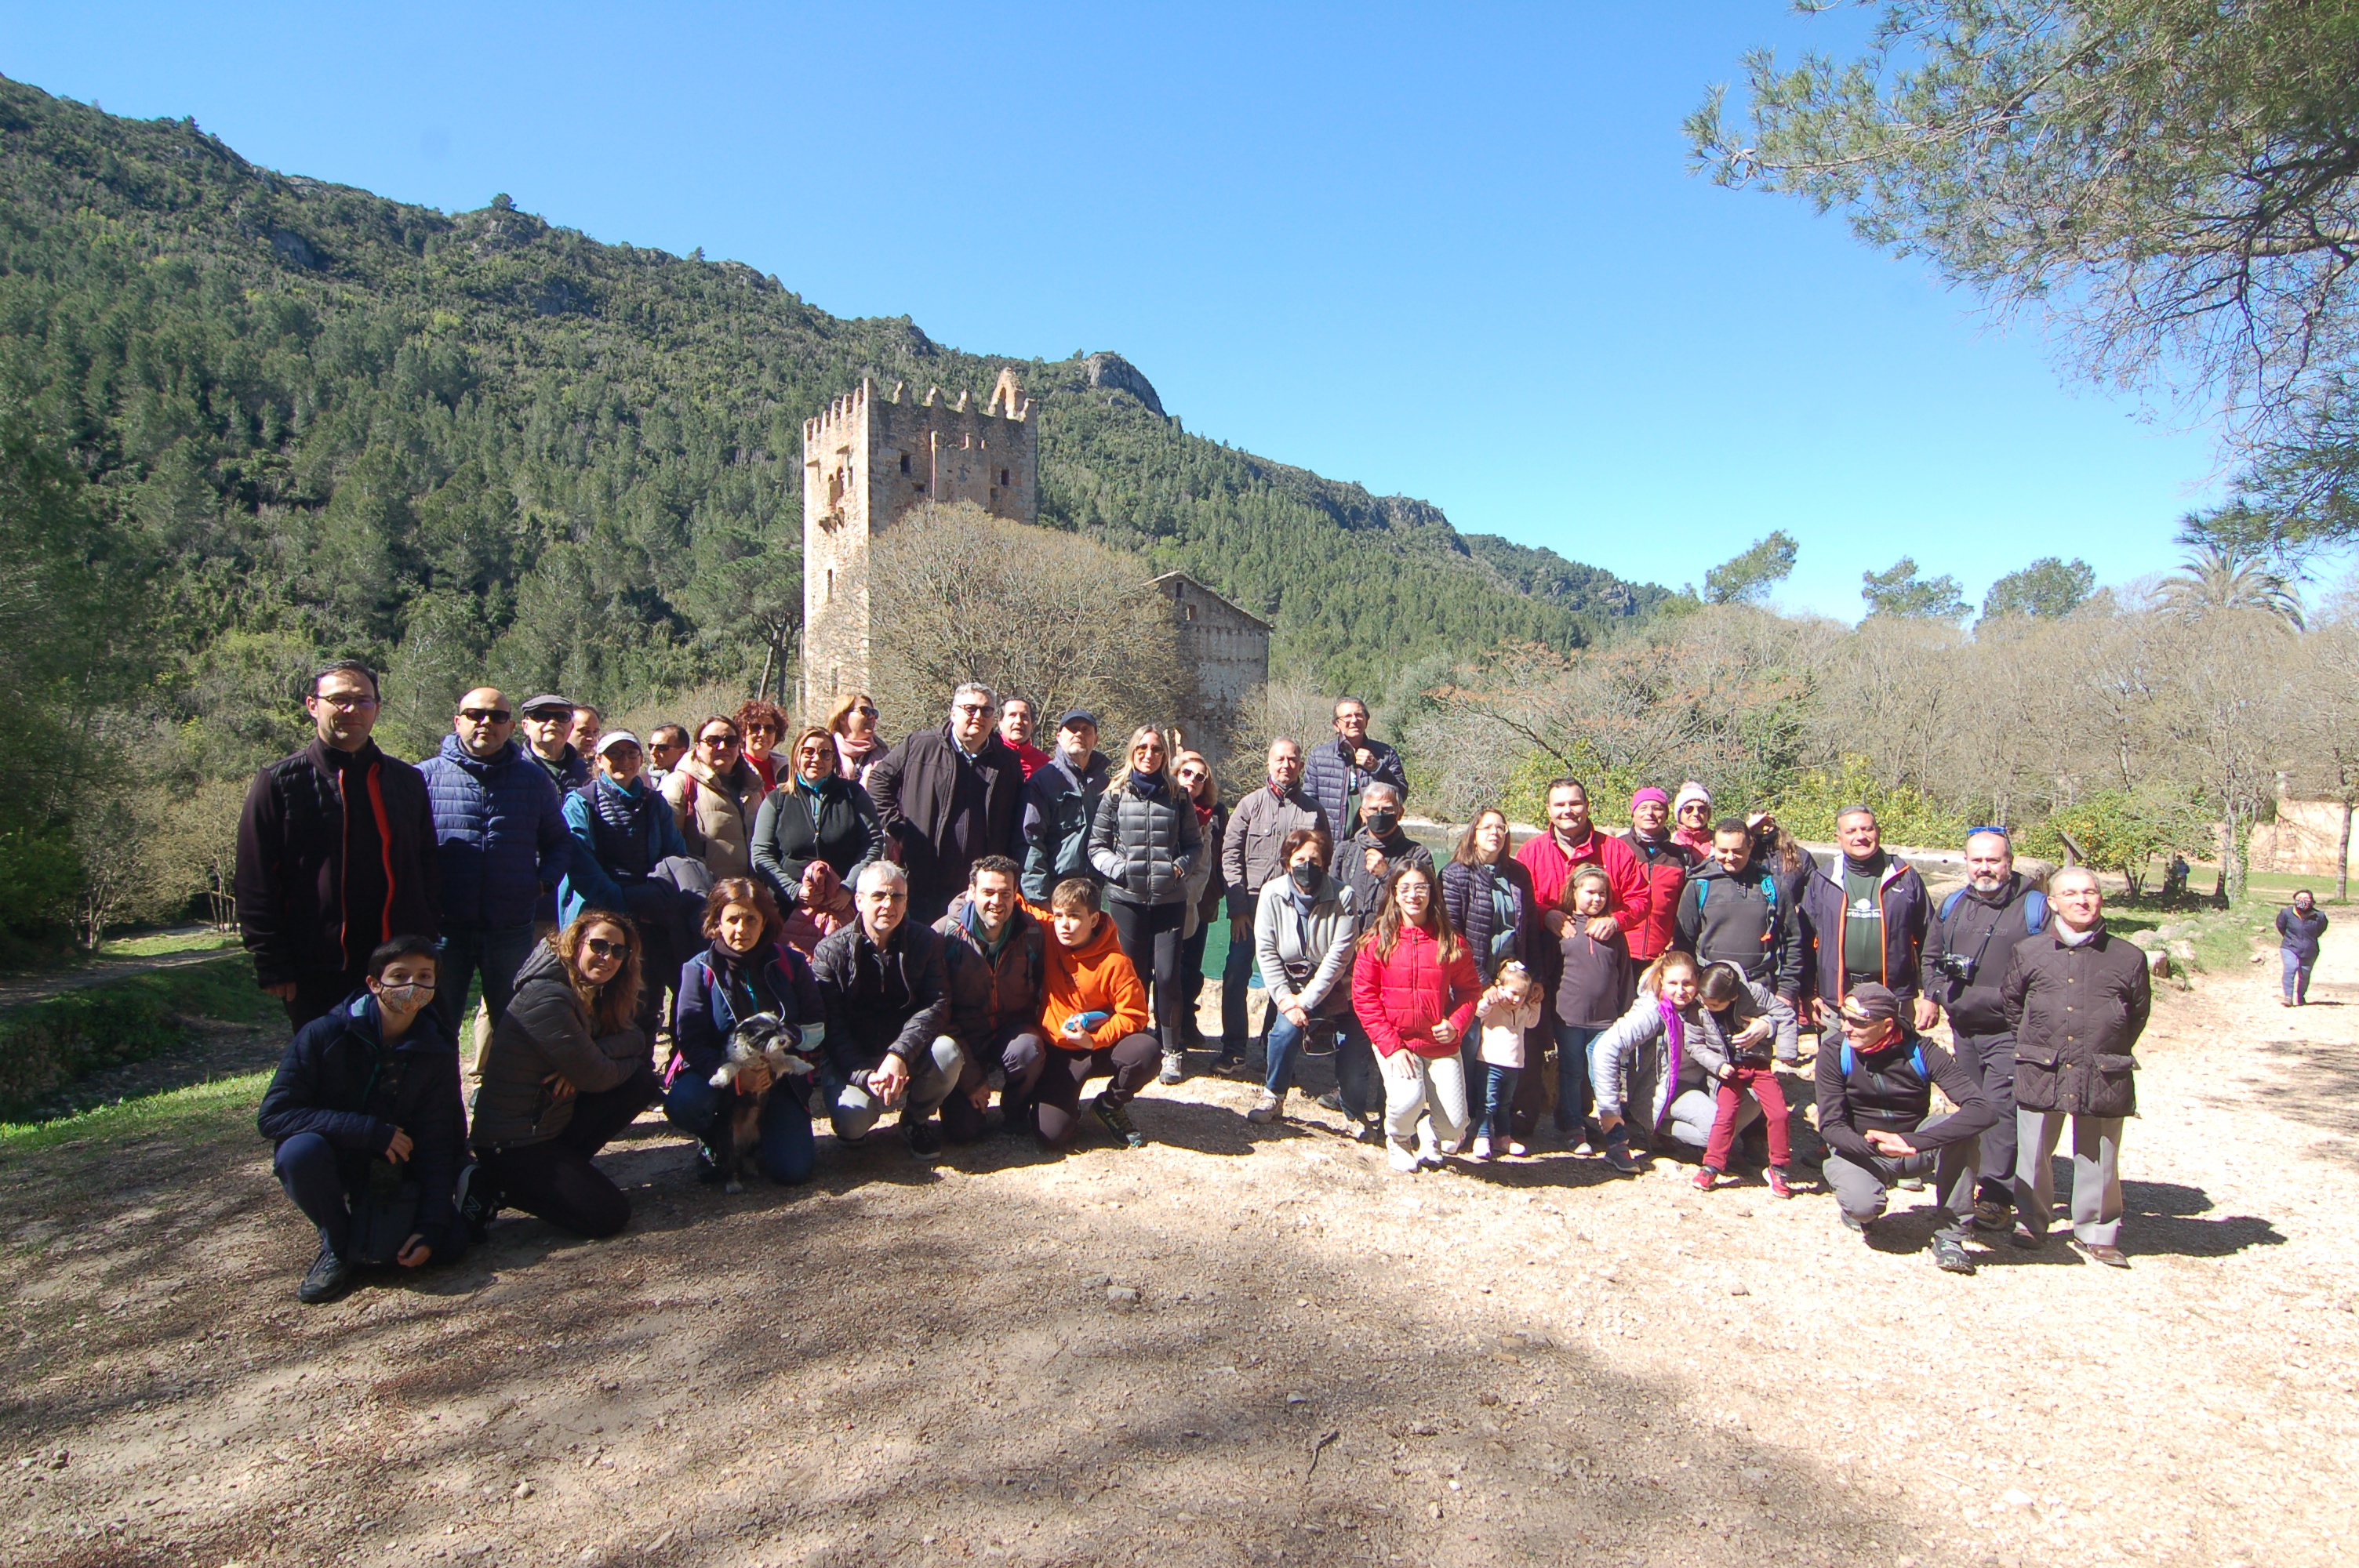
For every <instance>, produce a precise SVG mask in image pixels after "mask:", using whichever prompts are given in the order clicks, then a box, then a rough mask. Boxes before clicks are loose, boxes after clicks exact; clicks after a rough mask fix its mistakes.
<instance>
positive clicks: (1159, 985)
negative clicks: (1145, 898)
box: [1106, 898, 1196, 1051]
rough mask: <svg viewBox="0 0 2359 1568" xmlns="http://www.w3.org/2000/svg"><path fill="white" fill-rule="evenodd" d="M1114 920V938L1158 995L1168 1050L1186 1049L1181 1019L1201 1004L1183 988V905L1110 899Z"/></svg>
mask: <svg viewBox="0 0 2359 1568" xmlns="http://www.w3.org/2000/svg"><path fill="white" fill-rule="evenodd" d="M1106 914H1107V915H1108V916H1109V917H1110V918H1112V920H1113V921H1114V939H1115V940H1116V941H1118V942H1120V943H1121V944H1122V953H1123V957H1125V958H1128V959H1129V960H1130V967H1131V968H1134V969H1136V970H1137V971H1138V978H1139V979H1141V980H1144V981H1145V982H1146V983H1147V986H1148V987H1149V988H1150V989H1152V990H1153V991H1154V993H1155V995H1154V1008H1155V1032H1156V1033H1157V1034H1158V1036H1160V1037H1161V1039H1162V1042H1163V1048H1164V1049H1165V1050H1166V1051H1179V1050H1183V1049H1185V1048H1186V1046H1187V1043H1188V1040H1187V1036H1186V1035H1184V1034H1182V1033H1180V1018H1181V1017H1182V1016H1183V1015H1184V1014H1186V1013H1187V1012H1189V1011H1191V1010H1192V1009H1193V1008H1194V1007H1195V1005H1196V998H1195V994H1194V993H1193V992H1192V991H1189V990H1188V989H1186V988H1185V987H1183V986H1181V985H1180V947H1181V946H1183V944H1182V943H1181V942H1180V926H1181V925H1184V924H1186V922H1187V918H1188V906H1187V905H1186V904H1184V903H1124V902H1123V901H1122V900H1120V899H1118V898H1109V899H1107V900H1106Z"/></svg>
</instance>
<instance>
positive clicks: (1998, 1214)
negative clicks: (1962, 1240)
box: [1974, 1198, 2015, 1236]
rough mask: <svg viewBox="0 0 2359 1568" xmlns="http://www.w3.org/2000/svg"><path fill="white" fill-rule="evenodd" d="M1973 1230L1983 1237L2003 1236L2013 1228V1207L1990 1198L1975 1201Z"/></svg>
mask: <svg viewBox="0 0 2359 1568" xmlns="http://www.w3.org/2000/svg"><path fill="white" fill-rule="evenodd" d="M1974 1228H1975V1229H1976V1230H1979V1231H1981V1232H1982V1233H1983V1234H1984V1236H2005V1235H2006V1233H2007V1232H2008V1231H2010V1230H2012V1229H2014V1228H2015V1209H2014V1207H2013V1206H2011V1205H2008V1204H2003V1203H1999V1202H1997V1201H1996V1200H1995V1199H1992V1198H1977V1199H1975V1200H1974Z"/></svg>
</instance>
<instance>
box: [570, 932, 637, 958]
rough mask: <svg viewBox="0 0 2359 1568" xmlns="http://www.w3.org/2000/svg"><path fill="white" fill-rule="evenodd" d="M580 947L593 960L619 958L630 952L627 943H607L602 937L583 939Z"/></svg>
mask: <svg viewBox="0 0 2359 1568" xmlns="http://www.w3.org/2000/svg"><path fill="white" fill-rule="evenodd" d="M582 950H583V951H584V952H586V953H588V954H589V955H590V956H591V957H593V958H619V957H623V956H624V955H625V954H626V953H628V952H629V951H630V950H631V949H630V945H629V944H628V943H625V942H609V941H607V940H606V939H605V938H604V937H603V936H588V937H584V938H583V939H582Z"/></svg>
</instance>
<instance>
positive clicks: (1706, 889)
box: [1696, 871, 2048, 922]
mask: <svg viewBox="0 0 2359 1568" xmlns="http://www.w3.org/2000/svg"><path fill="white" fill-rule="evenodd" d="M1735 880H1736V879H1735V878H1734V877H1698V878H1697V879H1696V912H1697V913H1698V914H1701V913H1702V912H1703V901H1704V900H1706V899H1708V898H1710V897H1711V896H1712V883H1714V882H1722V881H1731V882H1733V881H1735ZM2033 896H2034V897H2038V894H2036V893H2035V894H2034V895H2033ZM1761 898H1762V901H1763V902H1764V903H1767V904H1768V906H1769V917H1770V919H1771V920H1772V921H1773V922H1774V921H1775V920H1776V919H1777V878H1776V877H1774V876H1772V875H1771V874H1770V873H1769V872H1767V871H1764V872H1762V873H1761ZM1951 902H1952V903H1954V902H1956V901H1955V900H1954V899H1952V900H1951ZM2039 910H2040V918H2041V919H2042V920H2045V919H2047V918H2048V901H2047V900H2046V899H2044V898H2043V899H2040V901H2039ZM1941 913H1942V914H1949V913H1950V912H1949V910H1948V908H1947V907H1946V906H1944V908H1943V909H1942V911H1941Z"/></svg>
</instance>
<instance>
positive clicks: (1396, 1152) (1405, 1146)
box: [1388, 1138, 1417, 1175]
mask: <svg viewBox="0 0 2359 1568" xmlns="http://www.w3.org/2000/svg"><path fill="white" fill-rule="evenodd" d="M1391 1143H1392V1152H1391V1154H1390V1155H1389V1156H1388V1158H1389V1160H1390V1162H1391V1164H1392V1168H1393V1169H1394V1170H1396V1171H1398V1172H1399V1173H1401V1174H1403V1175H1407V1174H1408V1173H1410V1172H1412V1171H1414V1170H1416V1169H1417V1146H1416V1145H1415V1144H1411V1143H1404V1142H1402V1141H1400V1140H1399V1139H1397V1138H1396V1139H1393V1140H1391Z"/></svg>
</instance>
